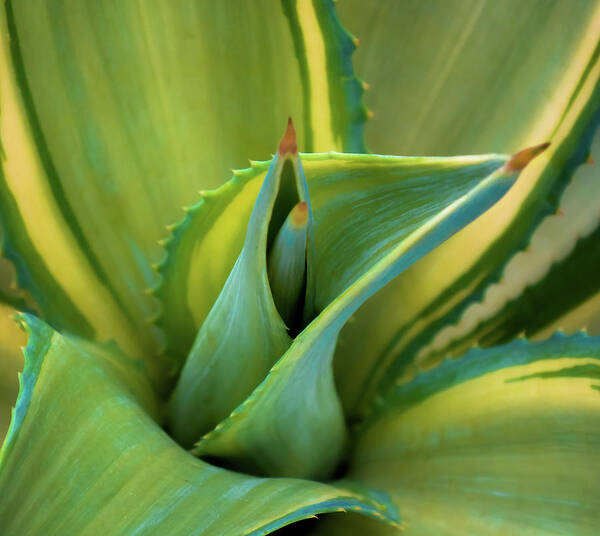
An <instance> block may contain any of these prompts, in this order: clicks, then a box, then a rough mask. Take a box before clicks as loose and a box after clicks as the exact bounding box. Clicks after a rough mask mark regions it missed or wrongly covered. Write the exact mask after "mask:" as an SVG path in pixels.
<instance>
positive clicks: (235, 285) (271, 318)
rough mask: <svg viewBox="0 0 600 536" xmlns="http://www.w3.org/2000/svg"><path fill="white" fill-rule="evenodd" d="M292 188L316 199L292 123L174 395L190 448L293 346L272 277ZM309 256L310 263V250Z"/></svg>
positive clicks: (177, 429) (176, 426) (175, 418)
mask: <svg viewBox="0 0 600 536" xmlns="http://www.w3.org/2000/svg"><path fill="white" fill-rule="evenodd" d="M288 138H291V140H288ZM290 143H292V144H293V149H292V150H291V151H289V150H288V149H289V148H288V147H287V145H289V144H290ZM287 190H291V193H290V194H289V195H290V197H291V198H292V199H294V200H293V201H292V202H291V206H293V205H295V204H296V202H297V200H300V201H303V202H306V203H309V199H308V188H307V186H306V180H305V178H304V174H303V173H302V166H301V164H300V161H299V158H298V155H297V150H296V140H295V134H294V130H293V126H292V123H291V121H289V122H288V131H287V133H286V135H285V136H284V138H283V140H282V142H281V144H280V149H279V152H278V154H277V156H276V157H275V158H274V159H273V161H272V163H271V166H270V168H269V171H268V173H267V175H266V177H265V180H264V182H263V184H262V186H261V189H260V192H259V194H258V198H257V199H256V203H255V205H254V209H253V211H252V214H251V216H250V221H249V223H248V229H247V232H246V238H245V241H244V246H243V248H242V251H241V253H240V255H239V257H238V258H237V260H236V262H235V265H234V267H233V269H232V270H231V273H230V274H229V276H228V278H227V281H226V282H225V284H224V285H223V289H222V290H221V292H220V294H219V296H218V298H217V300H216V301H215V303H214V305H213V306H212V308H211V310H210V313H209V314H208V316H207V317H206V319H205V320H204V322H203V323H202V326H201V327H200V330H199V331H198V334H197V335H196V339H195V341H194V344H193V346H192V348H191V350H190V353H189V355H188V356H187V358H186V361H185V365H184V367H183V369H182V371H181V374H180V375H179V378H178V380H177V384H176V386H175V389H174V391H173V393H172V395H171V401H170V407H169V422H170V428H171V431H172V433H173V436H174V437H175V438H176V439H177V440H178V441H179V442H180V443H181V444H182V445H184V446H186V447H191V446H192V445H193V444H194V442H195V441H196V440H198V438H199V437H200V436H201V435H203V434H204V433H206V432H208V431H209V430H211V429H212V428H214V426H215V425H216V424H217V423H218V422H219V421H221V420H222V419H224V418H225V417H227V415H229V413H231V411H232V410H233V409H235V408H236V407H237V406H238V405H239V404H240V403H241V402H243V401H244V399H245V398H246V397H247V396H248V395H249V394H250V393H251V392H252V390H253V389H254V388H255V387H256V386H257V385H258V384H259V383H260V382H261V381H262V380H263V378H264V377H265V375H266V374H267V372H268V371H269V369H270V368H271V366H272V365H273V364H274V363H275V361H277V360H278V359H279V358H280V357H281V356H282V355H283V353H284V352H285V351H286V350H287V349H288V347H289V346H290V344H291V338H290V336H289V335H288V333H287V328H286V326H285V324H284V322H283V320H282V319H281V317H280V315H279V313H278V311H277V309H276V306H275V303H274V301H273V296H272V293H271V288H270V285H269V281H268V277H267V243H268V237H269V232H270V229H271V228H272V227H273V226H275V227H279V226H280V225H281V223H280V222H278V221H275V220H277V212H283V214H287V213H288V212H289V209H290V206H289V205H290V203H288V206H286V207H285V208H283V210H282V209H281V207H280V205H281V204H282V203H284V202H285V199H282V196H283V195H284V194H285V193H287ZM276 205H278V206H276ZM308 206H309V207H310V205H308ZM308 211H309V213H310V208H309V209H308ZM223 238H224V237H223V236H219V239H220V240H223ZM304 251H306V247H305V250H304ZM303 253H304V252H303ZM302 262H303V263H306V258H305V256H304V255H303V258H302Z"/></svg>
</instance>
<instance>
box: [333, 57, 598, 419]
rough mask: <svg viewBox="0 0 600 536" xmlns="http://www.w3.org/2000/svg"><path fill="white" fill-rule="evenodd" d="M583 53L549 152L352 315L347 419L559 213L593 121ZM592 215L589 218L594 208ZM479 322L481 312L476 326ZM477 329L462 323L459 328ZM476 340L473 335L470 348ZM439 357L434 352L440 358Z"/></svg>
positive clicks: (589, 69)
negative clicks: (474, 222)
mask: <svg viewBox="0 0 600 536" xmlns="http://www.w3.org/2000/svg"><path fill="white" fill-rule="evenodd" d="M588 52H589V56H588V59H590V62H589V64H588V63H586V64H585V67H586V68H585V69H583V70H582V71H583V72H582V73H581V79H577V80H576V81H575V82H574V83H573V85H574V86H575V87H573V88H572V93H570V97H571V98H570V100H569V101H568V106H567V108H566V109H565V110H564V111H563V112H562V113H561V114H560V115H559V117H558V118H556V117H546V119H547V120H548V121H549V122H550V123H551V124H552V125H554V126H555V128H554V133H553V134H552V136H551V138H550V141H551V143H552V144H551V146H550V148H549V150H548V151H547V152H546V153H545V154H544V155H542V156H541V157H540V159H539V160H537V161H536V162H535V163H534V164H533V165H531V166H529V167H528V168H527V169H526V170H525V171H524V172H523V174H522V175H521V177H520V179H519V181H518V183H517V185H516V186H515V188H513V189H512V190H511V192H510V193H509V195H508V196H507V197H506V198H505V199H503V200H502V202H501V203H499V204H498V205H497V206H496V207H494V208H493V209H492V210H490V211H489V212H488V213H486V214H484V215H483V216H482V218H481V219H479V220H478V222H477V225H473V226H469V227H467V228H466V229H465V230H464V231H462V232H461V233H459V234H457V235H456V236H455V237H453V238H452V239H451V240H449V241H448V243H447V244H444V245H443V246H441V247H440V248H438V249H437V250H436V251H435V252H433V253H432V254H431V255H429V256H428V257H427V258H426V259H423V261H422V262H420V263H418V264H416V265H415V266H414V267H413V268H412V269H410V270H407V271H406V272H405V273H404V274H403V275H402V276H401V277H399V278H398V279H397V280H396V281H395V282H394V283H393V284H392V285H390V287H389V291H386V293H385V294H383V293H380V294H379V295H378V296H376V297H375V298H374V299H373V300H371V301H370V302H369V303H368V304H366V306H365V307H364V308H362V309H361V311H359V313H358V314H357V315H356V327H355V329H354V330H346V331H345V332H343V333H342V334H341V337H340V355H342V353H343V356H344V357H343V359H344V362H343V363H342V360H341V358H340V360H339V367H338V369H337V373H338V379H339V385H340V391H341V396H342V398H343V400H344V403H345V406H346V407H347V408H348V411H349V412H350V413H352V414H356V413H363V412H368V409H367V408H368V406H369V404H370V403H371V402H372V401H373V397H374V396H375V395H376V394H377V393H378V392H379V393H381V392H384V391H385V389H386V388H387V386H388V385H389V384H390V383H393V381H394V379H395V378H396V377H397V376H398V374H400V373H402V372H404V371H405V370H406V367H407V366H412V365H413V364H414V361H415V359H416V355H417V354H418V352H420V351H421V349H422V348H423V347H425V346H426V345H428V344H429V343H431V341H432V339H433V338H434V337H435V336H436V335H437V334H438V332H440V331H441V330H442V329H443V328H445V327H446V326H448V325H449V324H453V323H456V322H457V321H458V320H459V319H460V317H461V314H462V313H463V311H464V310H465V308H466V307H467V306H468V305H469V304H470V303H472V302H473V301H475V300H479V299H480V298H481V296H482V295H483V293H484V291H485V289H486V288H487V287H488V286H489V285H490V283H492V282H495V281H496V280H497V279H498V278H499V277H500V276H501V274H502V270H503V268H504V267H505V266H506V263H507V262H508V261H509V260H510V259H511V258H512V257H513V256H514V255H515V254H516V253H517V252H518V251H519V249H521V248H524V247H525V246H527V244H528V242H529V239H530V237H531V235H532V233H533V232H534V230H535V229H536V228H537V226H538V225H539V223H540V221H541V220H542V219H543V218H544V216H546V215H548V214H553V213H555V212H556V207H557V203H558V200H559V198H560V194H561V192H562V191H563V189H564V188H565V187H566V185H567V184H569V182H570V180H571V179H572V177H573V174H574V173H575V171H576V169H577V168H578V166H579V165H580V164H582V163H584V162H585V161H586V160H587V157H588V155H589V149H590V144H591V141H592V139H593V135H594V133H595V131H596V128H597V125H598V122H599V120H600V82H599V74H600V58H599V57H598V56H597V55H594V54H592V52H593V50H592V51H588ZM552 114H554V115H556V112H555V111H553V112H552ZM552 114H550V115H552ZM589 217H590V218H592V219H593V218H594V217H595V214H594V212H591V213H590V214H589ZM561 233H563V235H562V240H566V241H567V242H568V241H569V240H572V243H573V244H574V243H575V242H576V240H577V235H576V233H577V231H576V229H574V228H571V227H569V226H565V227H564V228H563V229H561ZM538 260H542V257H540V259H538ZM538 260H536V262H537V261H538ZM522 273H523V275H524V274H526V273H527V274H529V273H530V272H529V271H527V272H525V271H523V272H522ZM544 274H545V270H543V269H540V270H539V272H538V273H537V274H536V275H535V278H534V279H532V280H530V281H524V282H523V285H524V286H527V285H531V284H534V283H536V282H537V280H538V279H539V278H542V277H543V276H544ZM536 278H537V279H536ZM568 285H569V286H572V287H574V288H575V287H581V290H574V291H573V293H574V294H576V293H580V294H583V295H585V294H586V292H587V291H586V290H585V286H586V285H587V283H586V281H585V279H582V280H581V281H579V280H578V279H570V280H569V282H568ZM569 292H570V291H569ZM515 297H516V296H514V295H513V296H511V295H508V294H506V295H503V297H502V299H503V300H505V303H507V302H508V301H509V300H511V299H514V298H515ZM400 299H402V300H403V301H404V303H405V305H406V307H405V308H403V309H400V308H398V307H397V306H396V303H397V302H398V300H400ZM559 303H560V300H557V301H556V305H557V309H556V313H555V314H559V313H560V312H561V308H560V307H559V305H558V304H559ZM553 305H554V303H552V304H550V305H549V306H550V307H553ZM495 312H496V311H495V310H494V309H493V308H492V309H490V310H489V313H487V314H488V315H489V317H490V318H491V317H492V315H494V314H495ZM485 319H486V316H485V315H484V316H482V318H481V320H485ZM476 327H477V326H476V325H475V326H471V325H467V326H466V331H467V332H470V331H471V330H472V329H473V328H476ZM359 328H360V329H359ZM522 329H525V326H524V325H523V326H522ZM359 333H360V336H358V334H359ZM477 340H478V339H477V337H472V338H471V343H472V342H475V341H477ZM367 341H368V343H367ZM443 353H444V350H443V349H441V353H440V354H439V355H443ZM336 361H338V360H336ZM348 363H351V365H350V366H348ZM355 364H356V366H354V365H355ZM390 367H392V369H390ZM411 373H414V370H413V371H412V372H411Z"/></svg>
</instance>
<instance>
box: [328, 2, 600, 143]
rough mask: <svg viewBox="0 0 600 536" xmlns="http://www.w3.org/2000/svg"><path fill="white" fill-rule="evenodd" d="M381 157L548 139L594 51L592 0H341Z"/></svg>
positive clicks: (595, 9) (371, 136)
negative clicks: (357, 44) (366, 88)
mask: <svg viewBox="0 0 600 536" xmlns="http://www.w3.org/2000/svg"><path fill="white" fill-rule="evenodd" d="M337 8H338V11H339V13H340V18H341V20H342V22H343V23H344V25H345V26H346V27H347V28H348V29H349V30H350V31H352V32H353V33H355V34H356V36H357V37H358V38H359V39H360V41H361V46H360V47H359V48H358V50H357V51H356V53H355V54H354V57H353V62H354V65H355V70H356V72H357V74H358V75H359V76H361V77H363V78H364V79H365V80H366V81H367V82H368V83H369V85H370V86H371V87H372V90H369V91H367V92H366V93H365V102H366V104H367V105H368V106H369V108H370V109H372V110H373V117H371V118H370V119H369V121H368V123H367V125H366V129H365V135H366V140H367V144H368V145H369V147H370V149H371V150H373V151H376V152H382V153H385V154H398V152H400V153H401V154H409V155H410V154H414V155H420V154H428V155H448V154H465V153H466V152H467V151H468V152H473V151H474V152H481V153H485V152H490V151H502V152H505V153H513V152H515V151H517V150H519V149H520V148H522V147H527V146H529V145H533V144H535V143H539V142H540V141H543V140H544V139H547V138H549V136H550V134H551V133H552V132H553V131H554V129H555V128H556V124H557V120H558V119H559V118H560V117H561V116H562V115H563V113H564V111H565V110H566V109H567V108H568V106H569V101H570V99H571V97H572V94H573V89H574V88H576V87H577V85H578V84H579V81H580V80H581V79H582V76H581V74H582V73H583V72H585V71H586V69H588V68H589V64H588V62H589V61H590V59H591V58H592V57H593V56H594V55H595V53H596V50H595V49H596V46H597V43H598V24H599V21H598V16H599V15H600V11H599V10H600V8H599V6H598V3H597V2H596V1H595V0H581V1H578V2H576V3H570V2H546V1H545V0H531V1H528V2H520V1H519V0H503V1H502V2H479V1H478V0H465V1H463V0H451V1H447V0H426V1H420V0H407V1H405V2H401V3H399V2H396V1H395V0H382V1H379V2H362V1H361V0H344V1H343V2H339V4H338V5H337Z"/></svg>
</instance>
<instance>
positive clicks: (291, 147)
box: [279, 117, 298, 156]
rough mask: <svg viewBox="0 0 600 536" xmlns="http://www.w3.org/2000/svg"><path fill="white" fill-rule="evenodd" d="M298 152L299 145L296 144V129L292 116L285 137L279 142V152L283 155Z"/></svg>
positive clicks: (289, 118)
mask: <svg viewBox="0 0 600 536" xmlns="http://www.w3.org/2000/svg"><path fill="white" fill-rule="evenodd" d="M297 152H298V145H297V144H296V129H295V128H294V122H293V121H292V118H291V117H288V123H287V129H286V131H285V134H284V135H283V138H281V141H280V142H279V154H280V155H281V156H283V155H286V154H296V153H297Z"/></svg>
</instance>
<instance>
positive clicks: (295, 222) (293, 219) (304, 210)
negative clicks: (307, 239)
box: [290, 201, 308, 229]
mask: <svg viewBox="0 0 600 536" xmlns="http://www.w3.org/2000/svg"><path fill="white" fill-rule="evenodd" d="M290 223H291V224H292V226H293V227H295V228H296V229H301V228H303V227H306V224H307V223H308V203H307V202H306V201H300V203H298V204H297V205H296V206H294V208H293V209H292V211H291V212H290Z"/></svg>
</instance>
